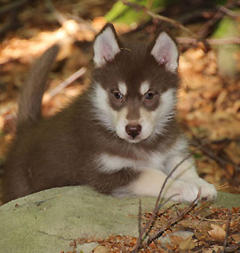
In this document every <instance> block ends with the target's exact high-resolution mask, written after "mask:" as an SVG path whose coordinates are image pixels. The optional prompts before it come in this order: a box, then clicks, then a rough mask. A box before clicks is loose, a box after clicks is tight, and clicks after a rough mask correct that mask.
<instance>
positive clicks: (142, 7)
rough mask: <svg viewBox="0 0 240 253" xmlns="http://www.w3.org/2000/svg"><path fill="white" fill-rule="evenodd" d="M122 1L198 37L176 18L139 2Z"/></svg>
mask: <svg viewBox="0 0 240 253" xmlns="http://www.w3.org/2000/svg"><path fill="white" fill-rule="evenodd" d="M121 2H122V3H123V4H125V5H127V6H129V7H131V8H133V9H135V10H136V11H143V12H145V13H147V14H148V15H149V16H151V17H152V18H155V19H159V20H161V21H165V22H167V23H170V24H171V25H173V26H175V27H177V28H180V29H182V30H183V31H185V32H187V33H189V34H191V35H192V36H193V37H197V35H196V34H195V33H194V32H192V31H191V30H190V29H188V28H187V27H185V26H184V25H182V24H181V23H179V22H178V21H176V20H174V19H171V18H168V17H165V16H162V15H159V14H156V13H154V12H152V11H151V10H149V9H148V8H147V7H145V6H142V5H139V4H137V3H133V2H129V1H126V0H121Z"/></svg>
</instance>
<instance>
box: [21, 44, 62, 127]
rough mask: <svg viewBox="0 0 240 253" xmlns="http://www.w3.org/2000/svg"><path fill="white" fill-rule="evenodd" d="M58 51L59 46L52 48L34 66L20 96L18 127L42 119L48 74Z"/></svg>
mask: <svg viewBox="0 0 240 253" xmlns="http://www.w3.org/2000/svg"><path fill="white" fill-rule="evenodd" d="M58 51H59V46H58V45H54V46H52V47H50V48H49V49H48V50H47V51H45V52H44V53H43V55H41V56H40V57H39V59H38V60H37V61H36V62H35V63H34V64H33V66H32V68H31V70H30V73H29V76H28V79H27V81H26V83H25V85H24V87H23V89H22V92H21V94H20V99H19V103H18V118H17V127H20V126H22V125H25V124H28V123H31V122H32V123H33V122H35V121H37V120H39V118H41V104H42V97H43V93H44V91H45V89H46V84H47V78H48V74H49V72H50V70H51V66H52V65H53V63H54V60H55V58H56V56H57V53H58Z"/></svg>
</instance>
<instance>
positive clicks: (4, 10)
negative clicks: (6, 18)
mask: <svg viewBox="0 0 240 253" xmlns="http://www.w3.org/2000/svg"><path fill="white" fill-rule="evenodd" d="M28 1H29V0H17V1H14V2H13V3H10V4H7V5H5V6H3V7H2V8H0V15H3V14H5V13H7V12H10V11H13V10H16V9H18V8H20V7H22V6H23V5H24V4H26V3H27V2H28Z"/></svg>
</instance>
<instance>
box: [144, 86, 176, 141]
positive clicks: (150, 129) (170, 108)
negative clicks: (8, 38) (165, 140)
mask: <svg viewBox="0 0 240 253" xmlns="http://www.w3.org/2000/svg"><path fill="white" fill-rule="evenodd" d="M175 92H176V89H173V88H172V89H168V90H167V91H165V92H164V93H163V94H162V95H161V97H160V104H159V106H158V108H157V109H156V110H154V111H148V110H146V109H145V108H140V120H139V123H140V124H141V126H142V131H141V134H140V136H139V137H140V138H141V139H147V138H150V139H152V138H154V137H155V136H156V135H159V134H164V131H165V127H166V125H167V123H168V121H169V120H170V119H172V117H174V115H175V108H174V107H175V104H176V96H175Z"/></svg>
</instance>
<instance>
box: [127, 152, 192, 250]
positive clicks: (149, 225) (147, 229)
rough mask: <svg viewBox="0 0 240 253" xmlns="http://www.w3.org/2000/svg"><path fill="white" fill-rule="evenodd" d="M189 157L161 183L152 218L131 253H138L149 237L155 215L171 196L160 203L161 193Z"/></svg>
mask: <svg viewBox="0 0 240 253" xmlns="http://www.w3.org/2000/svg"><path fill="white" fill-rule="evenodd" d="M190 157H191V154H189V155H188V156H186V157H185V158H184V159H183V160H181V161H180V162H179V163H177V164H176V166H175V167H174V168H173V169H172V170H171V172H170V173H169V174H168V175H167V177H166V178H165V180H164V182H163V185H162V187H161V189H160V191H159V194H158V197H157V200H156V202H155V207H154V209H153V212H152V216H151V218H150V220H149V221H148V222H147V224H146V225H145V226H144V228H143V229H141V232H142V233H141V236H142V237H140V238H138V240H137V243H136V246H135V248H134V249H133V251H132V253H136V252H138V250H139V249H141V248H142V242H143V241H144V240H145V239H146V237H147V236H148V235H149V233H150V231H151V229H152V227H153V226H154V224H155V222H156V218H157V213H158V210H159V209H160V208H161V207H162V206H163V205H165V204H166V203H167V202H168V201H169V200H170V199H171V198H172V197H173V196H170V197H169V198H168V199H167V200H165V202H163V203H161V202H160V199H161V197H162V193H163V190H164V188H165V186H166V184H167V182H168V180H169V178H170V177H171V176H172V174H173V173H174V172H175V171H176V170H177V168H178V167H179V166H180V165H181V164H182V163H183V162H185V161H186V160H187V159H189V158H190Z"/></svg>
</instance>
